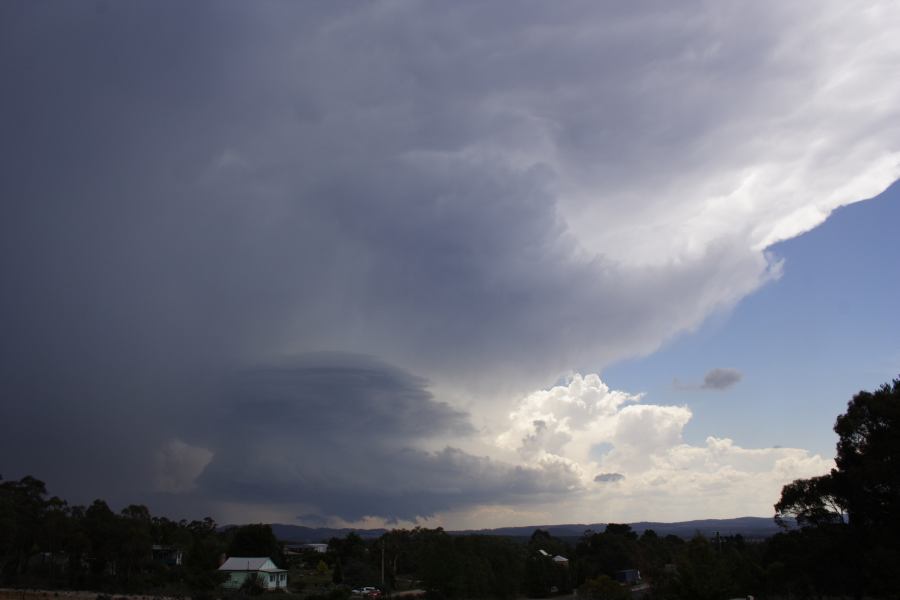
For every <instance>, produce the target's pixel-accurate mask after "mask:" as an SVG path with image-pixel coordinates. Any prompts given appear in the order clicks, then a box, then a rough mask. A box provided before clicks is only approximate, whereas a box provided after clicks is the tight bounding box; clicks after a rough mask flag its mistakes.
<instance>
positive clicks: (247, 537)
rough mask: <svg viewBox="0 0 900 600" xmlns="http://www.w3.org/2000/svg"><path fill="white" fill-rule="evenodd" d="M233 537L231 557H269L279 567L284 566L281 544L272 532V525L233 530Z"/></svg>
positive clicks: (245, 526)
mask: <svg viewBox="0 0 900 600" xmlns="http://www.w3.org/2000/svg"><path fill="white" fill-rule="evenodd" d="M231 535H232V537H231V543H230V544H228V555H229V556H268V557H269V558H271V559H272V561H273V562H274V563H275V564H277V565H278V566H279V567H283V566H284V557H283V556H282V552H281V544H279V543H278V539H277V538H276V537H275V534H274V533H273V532H272V526H271V525H265V524H262V523H258V524H254V525H242V526H241V527H236V528H234V529H233V530H231Z"/></svg>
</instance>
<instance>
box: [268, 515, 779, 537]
mask: <svg viewBox="0 0 900 600" xmlns="http://www.w3.org/2000/svg"><path fill="white" fill-rule="evenodd" d="M606 525H607V524H606V523H589V524H581V523H570V524H561V525H527V526H523V527H497V528H493V529H465V530H458V531H448V533H450V534H451V535H465V534H477V535H502V536H508V537H530V536H531V534H532V533H534V530H535V529H543V530H544V531H547V532H549V533H550V535H553V536H555V537H560V538H576V537H581V536H582V535H583V534H584V532H585V531H587V530H592V531H595V532H597V533H600V532H602V531H603V530H604V529H605V528H606ZM629 525H630V526H631V528H632V529H633V530H634V531H635V532H637V533H638V534H642V533H643V532H644V531H646V530H648V529H652V530H653V531H655V532H656V534H657V535H659V536H667V535H676V536H678V537H682V538H691V537H694V536H695V535H697V534H698V533H699V534H701V535H703V536H706V537H712V536H714V535H715V534H716V533H719V534H720V535H742V536H744V537H745V538H765V537H771V536H773V535H775V534H776V533H778V532H779V531H781V528H780V527H779V526H778V525H776V524H775V522H774V520H773V519H772V518H771V517H737V518H733V519H699V520H694V521H677V522H673V523H664V522H657V521H639V522H636V523H629ZM272 531H273V532H274V533H275V537H277V538H278V539H279V540H280V541H283V542H289V543H290V542H293V543H315V542H326V541H328V540H329V539H331V538H333V537H338V538H341V537H345V536H346V535H347V534H348V533H350V532H355V533H356V534H357V535H359V536H360V537H362V538H366V539H371V538H377V537H380V536H381V535H383V534H384V533H386V532H387V531H389V530H388V529H384V528H379V529H355V528H348V527H343V528H332V527H306V526H304V525H286V524H282V523H273V524H272Z"/></svg>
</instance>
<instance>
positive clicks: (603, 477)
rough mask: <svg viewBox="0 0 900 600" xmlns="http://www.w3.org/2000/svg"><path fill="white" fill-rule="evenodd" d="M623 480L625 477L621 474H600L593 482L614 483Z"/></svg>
mask: <svg viewBox="0 0 900 600" xmlns="http://www.w3.org/2000/svg"><path fill="white" fill-rule="evenodd" d="M623 479H625V476H624V475H622V474H621V473H600V474H599V475H597V476H596V477H594V481H595V482H597V483H615V482H617V481H622V480H623Z"/></svg>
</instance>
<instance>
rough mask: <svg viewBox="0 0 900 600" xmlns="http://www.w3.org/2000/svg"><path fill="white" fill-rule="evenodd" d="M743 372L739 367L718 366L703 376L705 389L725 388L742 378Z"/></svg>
mask: <svg viewBox="0 0 900 600" xmlns="http://www.w3.org/2000/svg"><path fill="white" fill-rule="evenodd" d="M742 377H743V374H742V373H741V372H740V371H738V370H737V369H720V368H716V369H713V370H711V371H710V372H708V373H707V374H706V375H704V376H703V385H702V386H701V387H702V388H703V389H704V390H725V389H728V388H730V387H731V386H733V385H735V384H736V383H737V382H739V381H740V380H741V378H742Z"/></svg>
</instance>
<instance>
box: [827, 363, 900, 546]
mask: <svg viewBox="0 0 900 600" xmlns="http://www.w3.org/2000/svg"><path fill="white" fill-rule="evenodd" d="M834 432H835V433H837V434H838V436H839V440H838V444H837V456H836V457H835V463H836V464H837V477H838V479H839V481H838V485H839V487H840V489H841V491H842V492H843V495H844V500H845V501H846V507H847V512H848V514H849V516H850V524H851V525H852V526H854V527H862V528H875V527H878V528H881V527H887V528H889V529H891V530H892V531H893V532H894V533H898V531H897V530H898V520H900V379H894V380H893V382H892V383H891V384H884V385H882V386H881V387H880V388H879V389H878V390H876V391H875V392H874V393H871V392H859V393H858V394H856V396H854V397H853V399H852V400H851V401H850V403H849V404H848V405H847V412H846V413H844V414H843V415H841V416H839V417H838V418H837V422H836V423H835V425H834Z"/></svg>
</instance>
